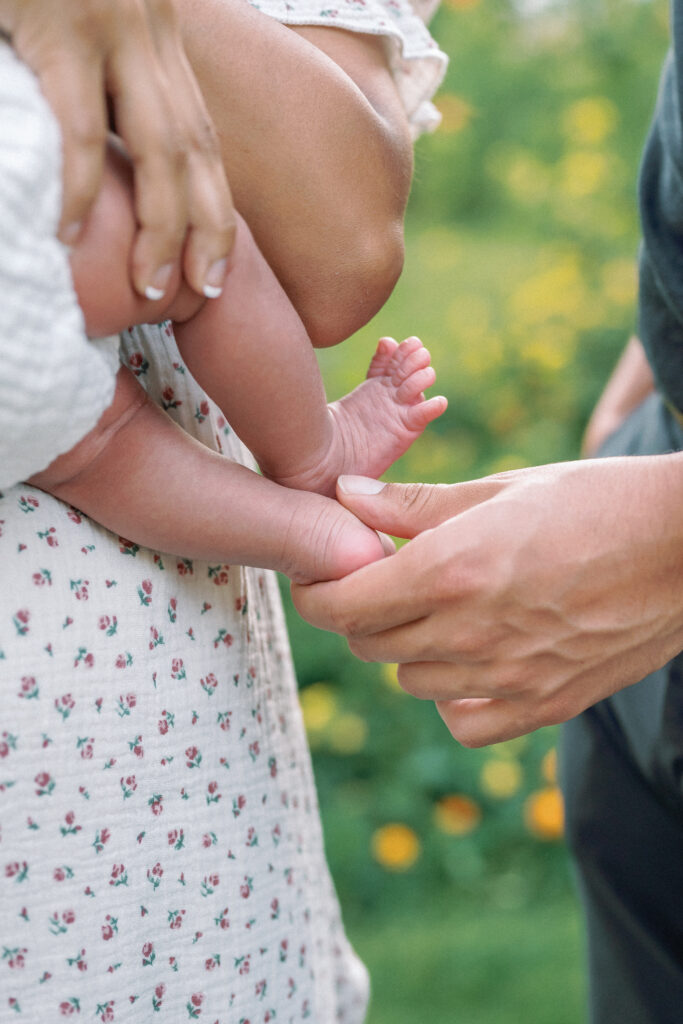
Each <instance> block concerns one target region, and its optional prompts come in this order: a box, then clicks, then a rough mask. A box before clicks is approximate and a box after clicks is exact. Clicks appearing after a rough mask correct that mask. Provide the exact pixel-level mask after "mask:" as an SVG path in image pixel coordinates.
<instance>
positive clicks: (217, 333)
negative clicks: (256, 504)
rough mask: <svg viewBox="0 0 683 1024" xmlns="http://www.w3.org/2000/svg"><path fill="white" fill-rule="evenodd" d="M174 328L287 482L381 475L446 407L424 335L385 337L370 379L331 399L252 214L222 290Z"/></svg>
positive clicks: (277, 476) (228, 411)
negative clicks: (436, 394)
mask: <svg viewBox="0 0 683 1024" xmlns="http://www.w3.org/2000/svg"><path fill="white" fill-rule="evenodd" d="M175 334H176V338H177V340H178V345H179V347H180V350H181V352H182V354H183V357H184V359H185V361H186V363H187V365H188V366H189V368H190V370H191V371H192V373H193V374H194V376H195V377H196V378H197V380H198V381H199V383H200V384H201V385H202V386H203V387H204V388H205V389H206V390H207V391H208V392H209V394H210V395H211V397H212V398H213V399H214V400H215V401H217V402H218V405H219V406H220V407H221V409H222V410H223V412H224V413H225V415H226V417H227V419H228V420H229V422H230V424H231V426H232V427H233V428H234V430H235V431H236V433H237V434H238V435H239V437H241V439H242V440H243V441H244V443H245V444H246V445H247V447H248V448H249V449H250V450H251V451H252V452H253V454H254V456H255V457H256V460H257V462H258V463H259V465H260V467H261V469H262V470H263V472H264V473H265V474H266V475H267V476H269V477H271V478H272V479H274V480H277V481H279V482H280V483H283V484H285V486H287V487H295V488H299V489H302V490H310V491H316V492H317V493H319V494H325V495H329V496H333V495H334V493H335V482H336V479H337V477H338V476H339V475H340V474H341V473H360V474H364V475H370V476H379V475H380V474H381V473H383V472H384V470H385V469H387V468H388V467H389V466H390V465H391V463H392V462H394V461H395V460H396V459H397V458H398V457H399V456H400V455H402V454H403V453H404V452H405V451H406V449H407V448H408V447H409V446H410V445H411V444H412V442H413V441H414V440H415V439H416V438H417V437H418V436H419V435H420V434H421V433H422V431H423V430H424V428H425V427H426V426H427V424H428V423H429V422H430V421H431V420H433V419H435V418H436V417H437V416H439V415H441V413H442V412H443V411H444V409H445V408H446V399H445V398H431V399H429V400H425V397H424V394H423V390H424V388H426V387H429V386H430V385H431V384H433V382H434V376H435V375H434V371H433V370H432V368H431V367H430V366H429V353H428V352H427V350H426V349H425V348H424V347H423V346H422V344H421V342H420V341H418V339H417V338H409V339H408V340H407V341H405V342H403V344H402V345H400V346H399V345H397V344H396V342H395V341H392V340H391V339H390V338H384V339H382V341H381V342H380V344H379V346H378V349H377V352H376V354H375V357H374V359H373V360H372V363H371V366H370V370H369V372H368V377H367V379H366V380H365V381H364V382H363V383H362V384H361V385H360V387H358V388H356V390H355V391H353V392H352V393H351V394H350V395H347V396H346V397H345V398H343V399H342V400H341V401H340V402H336V403H334V404H333V405H331V406H328V405H327V404H326V399H325V393H324V389H323V385H322V380H321V378H320V372H319V369H318V364H317V361H316V357H315V353H314V351H313V349H312V346H311V343H310V340H309V338H308V336H307V335H306V332H305V330H304V328H303V325H302V323H301V321H300V319H299V317H298V315H297V313H296V311H295V310H294V308H293V306H292V305H291V303H290V302H289V299H288V298H287V296H286V295H285V293H284V292H283V290H282V288H281V287H280V284H279V282H278V281H277V279H276V278H275V275H274V274H273V273H272V271H271V270H270V268H269V267H268V265H267V264H266V262H265V260H264V259H263V257H262V256H261V253H260V252H259V250H258V249H257V247H256V245H255V243H254V241H253V239H252V237H251V235H250V233H249V229H248V228H247V226H246V225H245V224H244V222H243V221H238V230H237V239H236V243H235V249H234V252H233V266H232V270H231V271H230V273H229V274H228V277H227V279H226V282H225V287H224V290H223V294H222V295H221V297H220V298H219V299H216V300H215V301H213V302H210V303H207V304H206V305H205V306H204V307H203V308H202V309H201V310H200V311H199V312H198V313H197V314H196V315H195V316H193V317H191V318H190V319H188V320H187V321H186V322H185V323H182V324H176V328H175Z"/></svg>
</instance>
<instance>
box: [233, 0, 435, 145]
mask: <svg viewBox="0 0 683 1024" xmlns="http://www.w3.org/2000/svg"><path fill="white" fill-rule="evenodd" d="M250 2H251V4H252V6H253V7H256V8H257V10H259V11H263V13H264V14H269V15H270V16H271V17H273V18H276V19H277V20H278V21H281V22H283V24H285V25H323V26H325V27H326V28H342V29H346V30H347V31H349V32H365V33H367V34H369V35H378V36H383V37H384V38H385V39H386V41H387V54H388V58H389V66H390V68H391V71H392V74H393V76H394V80H395V82H396V86H397V89H398V93H399V96H400V97H401V100H402V101H403V105H404V107H405V111H406V114H407V116H408V120H409V122H410V127H411V130H412V133H413V138H417V136H418V135H420V134H422V132H426V131H432V130H433V129H434V128H436V127H437V125H438V124H439V122H440V120H441V115H440V114H439V112H438V110H437V109H436V107H435V106H434V105H433V103H431V102H430V101H431V98H432V96H433V95H434V93H435V92H436V90H437V89H438V87H439V85H440V84H441V82H442V80H443V77H444V75H445V73H446V67H447V65H448V58H447V57H446V54H445V53H443V52H442V51H441V50H440V49H439V47H438V46H437V44H436V42H435V41H434V39H432V37H431V35H430V34H429V32H428V30H427V28H426V22H427V21H429V19H430V18H431V16H432V15H433V14H434V11H435V10H436V8H437V7H438V3H439V0H331V2H330V3H329V4H325V2H324V0H296V2H295V3H292V2H291V0H250Z"/></svg>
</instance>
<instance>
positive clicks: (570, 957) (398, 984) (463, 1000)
mask: <svg viewBox="0 0 683 1024" xmlns="http://www.w3.org/2000/svg"><path fill="white" fill-rule="evenodd" d="M349 933H350V937H351V940H352V942H353V943H354V946H355V948H356V950H357V952H358V953H359V955H360V956H361V957H362V958H363V959H364V960H365V962H366V963H368V964H371V965H372V1001H371V1007H370V1013H369V1015H368V1019H367V1024H427V1021H431V1022H434V1024H445V1022H450V1021H461V1022H463V1024H500V1022H501V1021H505V1022H509V1024H575V1022H576V1021H578V1020H580V1018H581V1012H582V1003H583V978H582V974H581V970H580V966H579V964H580V957H581V952H580V947H581V938H580V928H579V922H578V920H577V914H576V908H575V907H574V905H573V904H572V903H571V902H570V901H568V900H566V899H564V900H561V901H558V902H556V903H552V904H550V905H545V906H538V907H535V908H533V909H531V910H529V909H527V910H524V911H520V910H519V909H517V910H513V909H502V908H498V909H495V910H493V909H484V910H482V909H481V908H478V907H476V906H470V905H467V904H465V905H464V906H463V905H460V904H459V903H458V902H457V901H455V900H454V901H451V902H450V903H448V902H447V903H446V905H445V906H444V903H443V901H442V900H438V901H437V900H433V901H432V903H431V904H430V905H428V906H427V907H425V908H423V911H422V913H421V914H420V915H419V917H416V916H412V917H410V918H407V917H405V916H404V915H401V914H400V913H398V914H397V915H396V917H394V918H392V919H391V920H390V921H387V922H386V923H383V924H381V925H379V926H377V925H376V924H374V923H365V924H363V925H361V924H358V923H355V924H353V925H351V926H350V927H349Z"/></svg>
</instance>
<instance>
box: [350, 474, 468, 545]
mask: <svg viewBox="0 0 683 1024" xmlns="http://www.w3.org/2000/svg"><path fill="white" fill-rule="evenodd" d="M455 492H456V487H454V486H449V485H448V484H387V483H384V482H383V481H382V480H373V479H371V478H370V477H365V476H340V477H339V479H338V480H337V498H338V500H339V501H340V502H341V504H342V505H344V506H345V507H346V508H348V510H349V511H350V512H353V514H354V515H355V516H358V518H359V519H361V520H362V521H363V522H364V523H365V524H366V525H367V526H370V527H372V529H373V530H381V531H382V532H383V533H389V534H391V535H392V536H394V537H408V538H410V537H415V536H416V535H417V534H418V533H422V531H423V530H429V529H431V528H432V527H434V526H438V525H439V524H440V523H443V522H444V520H446V519H450V518H451V516H454V515H456V514H457V513H458V512H461V511H462V510H463V502H462V501H459V500H458V499H457V498H456V495H455ZM465 507H466V506H465Z"/></svg>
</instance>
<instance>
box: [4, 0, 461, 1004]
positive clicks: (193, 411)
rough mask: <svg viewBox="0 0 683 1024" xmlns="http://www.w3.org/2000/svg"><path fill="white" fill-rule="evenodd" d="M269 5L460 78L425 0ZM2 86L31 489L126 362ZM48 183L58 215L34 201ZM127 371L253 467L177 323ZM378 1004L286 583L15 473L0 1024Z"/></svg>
mask: <svg viewBox="0 0 683 1024" xmlns="http://www.w3.org/2000/svg"><path fill="white" fill-rule="evenodd" d="M258 6H260V7H261V8H262V9H263V10H264V11H266V12H267V13H272V14H273V15H274V16H277V17H280V18H281V20H284V21H287V20H290V21H296V22H297V23H314V24H315V23H322V22H321V19H322V20H323V21H324V20H325V19H328V21H327V23H329V19H330V18H332V17H334V18H335V19H336V23H337V24H338V25H339V26H340V27H343V28H354V27H355V28H356V29H357V30H361V31H374V32H377V33H385V34H386V35H387V37H388V38H391V39H393V40H398V39H399V38H403V41H404V42H403V44H402V48H401V47H400V46H398V44H397V43H392V46H393V47H394V49H395V59H396V60H397V61H398V60H399V57H400V61H402V62H404V63H405V62H409V60H410V59H414V60H415V68H416V69H418V68H419V67H423V68H424V63H423V62H422V57H420V56H419V52H421V48H422V49H424V48H425V47H426V48H427V49H429V50H430V51H431V53H430V55H429V56H428V57H427V58H425V59H426V60H427V61H428V62H429V64H430V67H431V66H432V64H433V65H434V66H435V67H436V66H437V65H439V66H441V68H442V66H443V58H442V56H441V55H438V51H436V49H435V47H434V46H433V44H432V43H431V42H430V41H429V36H428V34H427V33H426V30H424V28H423V27H422V26H421V23H419V21H418V19H417V18H415V17H414V15H413V14H412V9H411V8H410V7H409V5H408V3H407V2H406V0H368V3H367V4H365V3H364V2H362V0H344V3H343V10H340V9H336V13H334V14H333V13H330V12H322V13H321V12H320V11H317V12H315V11H311V10H309V9H308V7H304V6H303V5H302V6H301V8H300V9H299V6H298V5H294V4H290V3H286V4H285V3H284V2H281V0H263V2H262V3H259V5H258ZM371 7H372V9H373V10H374V15H372V16H369V14H368V9H369V8H371ZM388 10H389V11H390V18H391V26H390V28H389V27H387V26H386V25H385V22H386V17H387V11H388ZM358 15H360V17H359V16H358ZM401 17H403V21H404V22H405V26H407V27H405V28H404V32H405V34H404V36H403V37H401V28H400V27H397V21H398V20H400V19H401ZM411 46H412V50H411ZM418 51H419V52H418ZM411 52H412V53H413V54H414V57H413V58H411V57H410V53H411ZM437 55H438V56H437ZM402 66H403V64H402ZM0 72H2V74H0V115H3V105H4V110H5V112H8V117H10V122H7V119H5V120H3V125H5V127H7V126H8V124H9V134H8V133H7V132H5V133H4V134H3V132H0V213H1V216H0V219H2V220H3V223H4V226H5V229H6V228H7V225H8V223H9V221H8V217H9V216H10V215H11V216H12V217H13V218H14V220H13V225H14V226H13V231H14V232H15V233H16V235H17V238H18V239H20V241H22V243H23V242H25V243H26V254H27V255H26V258H25V259H24V258H23V250H21V252H22V262H21V263H20V264H19V263H17V253H18V252H19V249H18V247H17V244H15V242H14V241H12V242H11V244H10V243H9V242H7V239H5V242H3V239H2V236H1V235H0V291H4V294H5V296H7V295H10V294H11V296H13V297H14V298H13V301H12V302H9V303H8V302H7V301H5V299H3V303H2V304H0V485H2V484H1V482H2V481H3V479H4V481H5V484H6V482H7V480H8V479H16V476H14V477H12V472H14V470H11V469H10V468H9V466H10V463H11V464H12V465H20V464H21V465H22V466H23V469H22V472H23V473H25V474H26V475H28V474H29V472H35V471H37V470H38V469H40V468H42V466H43V465H45V463H46V462H48V461H50V460H51V459H52V458H54V456H55V455H56V454H58V452H60V451H63V450H65V449H66V448H68V447H70V446H71V445H72V444H73V443H74V440H75V439H76V438H72V437H71V436H70V434H69V430H70V431H71V432H73V431H74V430H77V431H78V435H77V436H82V434H83V433H84V432H85V431H86V430H87V429H89V427H90V426H91V425H92V423H94V422H95V420H96V419H97V416H98V415H99V411H101V409H103V408H105V407H106V405H107V404H108V402H109V401H110V395H111V390H112V389H113V375H114V372H115V367H114V366H113V365H112V362H111V359H110V358H109V356H110V355H111V345H109V354H108V355H107V353H105V352H104V349H103V348H102V347H100V352H99V353H95V351H94V349H93V353H91V352H90V350H89V349H88V343H87V342H86V341H85V339H84V338H83V336H82V328H81V327H80V326H79V320H78V316H76V318H75V319H74V309H75V308H76V307H75V306H74V303H75V300H74V298H73V295H72V293H69V292H68V287H67V285H65V284H64V281H63V280H62V279H59V278H58V277H55V276H54V275H55V274H58V273H62V277H63V268H64V266H65V265H66V264H65V255H64V254H63V253H62V252H61V251H60V250H59V247H57V248H55V243H54V229H55V226H56V218H57V216H58V209H59V204H58V187H57V186H58V162H57V161H56V160H55V159H53V157H54V153H55V152H57V147H56V145H53V143H54V139H55V138H56V136H55V132H54V126H53V127H52V128H50V125H49V124H46V121H45V119H46V117H47V113H46V108H45V109H44V103H42V101H41V100H40V97H39V96H38V95H37V93H36V92H35V83H33V85H31V84H30V83H29V85H28V86H27V82H26V80H25V79H26V73H25V71H23V70H22V71H21V72H20V71H19V70H18V69H17V67H16V61H14V59H13V57H12V56H11V54H10V53H8V51H7V48H6V47H5V48H4V51H3V50H2V47H0ZM396 73H397V74H398V72H396ZM3 75H4V77H3ZM408 77H410V76H408ZM418 77H419V76H418ZM436 77H438V75H437V76H436ZM436 77H435V76H434V74H433V73H432V72H430V73H429V75H427V77H426V78H425V79H424V80H422V79H421V82H422V84H420V85H419V87H418V88H417V89H416V91H414V92H413V93H412V98H411V99H410V101H409V100H408V94H407V93H405V91H404V96H405V98H406V104H407V109H409V107H410V109H411V116H412V118H413V123H414V125H415V129H416V130H417V128H418V126H419V125H422V126H425V125H426V124H427V123H428V121H429V117H428V114H427V113H425V112H426V111H427V108H426V107H425V106H424V104H425V103H426V101H427V98H428V93H429V92H430V90H431V89H433V88H434V86H435V82H436ZM15 78H16V82H15V81H14V79H15ZM427 78H428V79H429V81H430V82H431V83H432V84H431V85H430V86H425V82H426V81H427ZM10 79H12V83H10ZM406 80H407V79H406ZM10 84H11V85H12V88H9V86H10ZM404 84H405V83H404ZM15 85H16V91H15V93H14V94H13V93H12V89H14V86H15ZM6 87H7V88H6ZM31 88H32V89H33V90H34V93H33V94H31ZM17 97H19V98H20V99H21V103H24V101H25V106H22V105H21V104H19V103H18V102H16V101H17ZM11 118H14V120H13V121H12V120H11ZM48 121H49V117H48ZM12 125H20V126H21V127H22V128H23V129H24V135H23V137H22V139H21V144H22V145H24V143H26V145H25V147H24V150H23V151H22V156H21V159H19V158H18V156H17V149H16V147H15V148H14V150H12V151H11V152H10V151H9V150H8V148H7V147H6V146H5V148H4V149H3V146H4V141H3V140H5V139H12V130H13V129H12ZM29 126H31V131H29V130H28V127H29ZM34 127H35V128H37V129H40V130H37V131H33V128H34ZM43 129H45V131H46V132H47V134H48V135H49V134H50V132H52V138H51V140H50V144H49V145H47V144H45V141H44V139H43V136H42V135H41V131H42V130H43ZM19 134H21V133H19ZM41 140H42V141H41ZM10 148H11V147H10ZM27 168H28V170H27ZM38 170H40V172H41V174H42V178H41V177H40V176H39V175H38V173H37V171H38ZM13 175H14V177H13ZM44 179H45V180H48V184H49V185H50V192H51V200H50V203H48V204H47V205H46V206H45V209H43V207H39V205H34V204H33V203H32V199H31V188H32V189H33V190H34V192H36V191H37V192H39V193H40V195H44V194H45V191H44V189H45V180H44ZM21 203H23V204H24V206H23V208H22V206H21ZM48 207H49V208H48ZM39 209H40V215H41V216H44V217H45V222H44V224H43V227H42V228H41V229H40V230H38V227H37V226H36V225H37V223H38V221H37V219H36V218H37V212H38V210H39ZM31 218H32V219H31ZM24 228H25V229H26V230H23V229H24ZM32 232H33V233H32ZM41 232H42V233H41ZM20 236H21V237H20ZM3 245H4V248H3ZM37 254H38V255H40V263H39V262H38V258H37ZM19 266H21V268H22V269H21V270H18V269H17V268H18V267H19ZM60 267H61V270H60ZM39 268H42V272H41V273H40V274H39V273H38V269H39ZM46 268H49V270H48V269H46ZM12 274H14V275H15V278H16V287H19V286H21V287H24V286H25V288H26V291H25V293H24V292H22V295H24V298H22V299H21V300H19V298H18V295H19V293H18V292H17V291H16V290H15V283H13V279H12ZM32 274H33V277H31V275H32ZM46 275H47V276H46ZM66 277H67V278H68V274H67V275H66ZM48 280H49V281H50V282H53V284H54V288H53V291H54V296H53V295H52V293H50V299H49V301H48V299H47V297H46V296H47V293H46V292H45V288H44V285H45V281H48ZM58 280H59V283H58V284H57V283H56V282H57V281H58ZM67 284H68V282H67ZM41 296H42V300H41ZM76 311H77V310H76ZM3 317H4V319H3ZM8 318H10V319H8ZM50 323H51V324H52V325H53V328H54V329H53V330H52V333H51V334H50V335H48V334H47V327H46V324H50ZM22 330H24V331H25V332H26V337H24V336H23V335H21V334H20V332H21V331H22ZM79 331H80V332H81V333H80V335H79ZM41 345H42V349H41V347H40V346H41ZM56 352H58V353H62V354H63V361H62V363H61V364H60V363H59V362H58V361H57V362H55V353H56ZM67 353H68V360H69V361H68V367H69V369H68V372H67V369H66V366H67V359H66V356H67ZM95 356H97V360H99V361H94V360H95ZM105 356H106V358H105ZM91 357H92V358H91ZM121 358H122V360H123V362H124V363H125V364H126V365H128V366H129V367H130V368H131V369H132V370H133V371H134V372H135V373H136V374H137V376H138V378H139V379H140V381H141V383H143V385H144V386H145V387H146V388H147V390H148V391H149V393H150V394H151V395H152V397H153V398H154V399H155V401H157V402H158V404H159V405H161V406H162V407H163V408H164V409H165V410H166V411H167V412H168V415H169V416H171V417H172V418H173V419H175V420H176V422H178V423H179V424H180V425H181V426H182V427H183V428H184V429H185V430H186V431H188V432H189V433H191V434H193V435H194V436H195V437H197V438H198V439H199V440H200V441H202V442H203V443H204V444H206V445H208V446H210V447H213V448H215V449H218V450H221V451H223V452H224V453H225V454H226V455H227V456H228V457H229V458H231V459H235V460H236V461H239V462H242V463H245V464H247V465H250V464H251V460H250V457H249V455H248V453H247V452H246V451H245V450H244V448H243V446H242V445H241V444H240V442H239V441H238V440H237V438H236V437H235V436H234V434H232V432H231V431H230V428H229V427H228V425H227V424H226V423H225V421H224V420H223V418H222V417H221V415H220V413H219V412H218V410H216V408H215V407H213V406H212V404H211V403H210V402H209V401H208V400H207V398H206V397H205V395H204V394H203V393H202V392H201V391H200V390H199V388H198V387H197V385H196V384H195V382H194V381H193V380H192V378H191V377H190V375H189V373H187V372H186V371H185V367H184V366H183V363H182V360H181V358H180V356H179V354H178V350H177V348H176V346H175V341H174V339H173V335H172V331H171V329H170V327H168V326H166V327H142V328H135V329H134V330H132V331H131V332H128V333H126V334H125V335H124V336H123V337H122V340H121ZM26 359H31V360H32V363H31V366H32V371H31V375H29V377H28V378H26V377H25V375H24V376H22V368H23V366H24V360H26ZM89 359H90V360H91V361H90V362H88V360H89ZM86 365H87V373H86V371H85V370H84V369H83V367H85V366H86ZM8 367H9V368H10V369H11V373H10V374H9V375H8V374H7V373H5V371H6V370H7V368H8ZM53 367H54V370H53ZM58 372H61V373H62V377H60V378H59V387H58V390H60V394H59V396H55V404H54V406H52V407H50V405H49V402H50V398H51V389H54V388H55V387H56V385H55V384H54V381H55V375H56V374H57V373H58ZM3 374H4V376H3ZM95 378H96V389H95V387H94V385H93V387H90V389H88V385H89V384H90V383H92V382H93V381H95ZM34 382H35V384H36V386H35V387H33V384H34ZM67 382H70V386H71V388H72V390H71V391H69V392H65V391H64V388H65V387H66V386H67ZM3 388H4V390H3ZM57 398H58V399H59V400H58V401H57ZM31 403H32V404H31ZM25 406H26V407H27V408H29V409H30V411H29V412H24V411H23V410H24V407H25ZM22 416H23V421H22V422H19V421H20V419H21V418H22ZM66 418H68V421H69V424H68V426H69V430H67V429H66V428H65V429H64V430H63V431H62V428H61V426H60V424H62V423H63V422H65V420H66ZM27 420H28V422H27ZM33 422H35V423H36V424H37V425H39V427H40V431H39V432H38V430H37V429H36V433H35V436H34V437H33V438H31V423H33ZM75 424H80V426H75ZM13 438H16V439H19V438H22V440H21V441H19V440H16V441H13ZM23 438H26V442H25V443H24V440H23ZM31 441H32V442H33V444H31V443H29V442H31ZM13 445H14V447H15V448H16V447H17V446H20V447H21V451H19V450H18V449H17V451H16V452H13V451H12V448H13ZM3 446H4V448H3ZM41 452H43V453H44V456H43V462H42V463H39V462H37V461H36V460H37V459H38V458H40V453H41ZM15 456H16V457H15ZM22 459H24V462H23V463H22V461H21V460H22ZM3 474H4V477H3ZM196 500H197V501H198V502H210V501H211V495H210V494H203V493H197V495H196ZM367 996H368V981H367V976H366V972H365V970H364V968H363V966H362V965H361V964H360V962H359V961H358V959H357V958H356V956H355V954H354V953H353V951H352V949H351V948H350V946H349V944H348V941H347V939H346V937H345V935H344V931H343V927H342V924H341V919H340V913H339V907H338V904H337V899H336V896H335V893H334V889H333V885H332V882H331V879H330V877H329V873H328V869H327V866H326V862H325V857H324V850H323V842H322V836H321V829H320V822H319V816H318V808H317V800H316V794H315V789H314V784H313V779H312V773H311V765H310V759H309V755H308V750H307V745H306V740H305V734H304V731H303V726H302V721H301V716H300V712H299V708H298V703H297V699H296V684H295V679H294V675H293V672H292V665H291V659H290V654H289V647H288V642H287V637H286V632H285V628H284V622H283V617H282V610H281V606H280V602H279V595H278V591H277V583H276V579H275V576H274V575H273V574H272V573H270V572H266V571H263V570H256V569H250V568H240V567H235V566H227V565H217V564H216V565H214V564H207V563H205V562H198V561H195V562H190V561H188V560H186V559H182V558H175V557H170V556H168V555H166V554H162V555H160V554H158V553H155V552H153V551H150V550H146V549H144V548H140V547H138V546H137V545H136V544H133V543H131V542H129V541H127V540H126V539H124V538H118V537H115V536H114V535H112V534H111V533H109V532H108V531H107V530H105V529H103V528H102V527H100V526H98V525H97V524H96V523H94V522H91V521H90V520H89V519H88V518H87V517H86V516H84V515H83V514H82V513H80V512H79V511H77V510H75V509H72V508H69V507H67V506H65V505H64V504H63V503H61V502H59V501H57V500H55V499H54V498H52V497H50V496H49V495H47V494H45V493H43V492H42V491H39V490H36V489H35V488H31V487H29V486H27V485H24V484H18V485H15V486H4V485H2V490H1V492H0V1024H9V1022H14V1021H27V1022H30V1024H37V1022H38V1021H40V1022H41V1024H52V1022H56V1021H58V1020H61V1019H62V1018H64V1017H72V1018H74V1019H82V1020H89V1021H92V1020H95V1021H98V1020H99V1021H103V1022H115V1024H147V1022H150V1021H156V1020H159V1021H161V1022H163V1021H164V1020H166V1021H169V1022H172V1024H179V1022H181V1021H183V1020H202V1021H206V1022H208V1024H262V1022H263V1024H265V1022H277V1024H290V1022H297V1021H304V1020H310V1021H312V1022H314V1024H332V1022H335V1021H339V1022H346V1024H360V1022H361V1021H362V1020H363V1018H364V1016H365V1008H366V1004H367Z"/></svg>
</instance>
